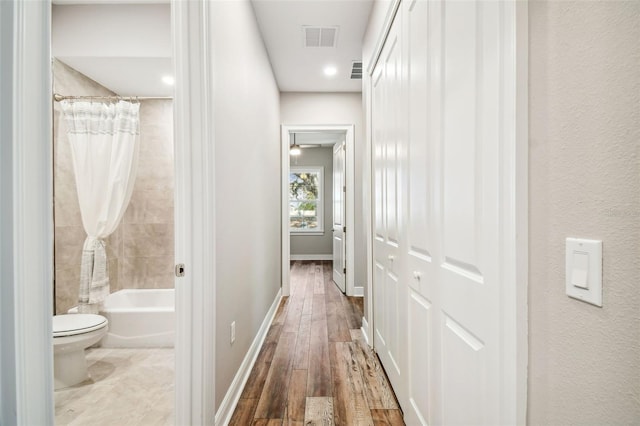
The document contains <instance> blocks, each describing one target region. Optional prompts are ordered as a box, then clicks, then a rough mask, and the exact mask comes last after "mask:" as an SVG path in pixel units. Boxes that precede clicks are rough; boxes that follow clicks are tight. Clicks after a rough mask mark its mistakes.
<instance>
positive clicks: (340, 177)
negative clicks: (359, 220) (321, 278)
mask: <svg viewBox="0 0 640 426" xmlns="http://www.w3.org/2000/svg"><path fill="white" fill-rule="evenodd" d="M345 165H346V162H345V143H344V141H342V142H341V143H337V144H335V145H334V147H333V281H334V282H335V283H336V284H337V286H338V287H339V288H340V290H342V292H343V293H344V292H345V276H346V273H347V264H346V244H345V237H346V229H347V228H346V226H345V216H346V215H345V195H346V180H345V176H346V173H345V172H346V170H345Z"/></svg>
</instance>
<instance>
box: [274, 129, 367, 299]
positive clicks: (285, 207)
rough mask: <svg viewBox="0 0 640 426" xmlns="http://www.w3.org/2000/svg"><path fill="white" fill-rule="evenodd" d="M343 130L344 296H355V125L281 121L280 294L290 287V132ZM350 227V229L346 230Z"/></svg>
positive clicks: (288, 291) (286, 292) (326, 229)
mask: <svg viewBox="0 0 640 426" xmlns="http://www.w3.org/2000/svg"><path fill="white" fill-rule="evenodd" d="M336 131H340V132H345V146H346V154H345V166H346V186H347V195H346V197H345V201H346V217H345V223H346V227H347V236H346V238H345V242H346V252H347V274H346V277H345V279H346V283H345V288H346V294H347V296H354V291H355V290H354V289H355V283H354V279H355V268H354V262H355V236H354V235H353V234H354V229H355V227H354V224H355V194H354V192H355V191H354V189H355V154H354V149H355V139H354V134H355V133H354V125H353V124H343V125H329V124H328V125H316V124H311V125H290V124H283V125H282V126H281V136H280V141H281V144H280V145H281V167H280V168H281V171H282V173H281V178H282V180H281V182H282V186H281V190H280V196H281V205H282V208H281V217H282V227H281V228H282V237H281V246H282V295H283V296H289V293H290V290H291V283H290V277H289V275H290V274H289V269H290V268H291V266H290V265H291V263H290V262H291V261H290V256H291V243H290V241H289V237H290V235H289V213H288V212H289V196H288V194H289V161H290V160H289V159H290V155H289V141H290V139H289V134H290V133H295V132H336ZM324 228H325V232H328V228H327V226H326V223H325V227H324ZM349 230H351V231H349Z"/></svg>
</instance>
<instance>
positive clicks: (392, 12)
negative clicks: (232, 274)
mask: <svg viewBox="0 0 640 426" xmlns="http://www.w3.org/2000/svg"><path fill="white" fill-rule="evenodd" d="M400 1H401V0H392V1H391V3H389V8H388V9H387V16H385V18H384V23H383V24H382V28H381V31H380V34H379V35H378V40H376V44H375V47H374V48H373V52H372V54H371V58H370V59H369V66H368V67H367V74H369V75H371V74H373V69H374V68H375V67H376V64H377V63H378V59H379V58H380V54H381V53H382V47H383V46H384V42H385V41H386V40H387V36H388V35H389V30H391V24H392V23H393V20H394V19H395V17H396V13H397V12H398V9H400Z"/></svg>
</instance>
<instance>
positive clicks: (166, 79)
mask: <svg viewBox="0 0 640 426" xmlns="http://www.w3.org/2000/svg"><path fill="white" fill-rule="evenodd" d="M162 82H163V83H164V84H166V85H168V86H173V85H174V84H175V82H176V80H175V78H173V76H171V75H165V76H164V77H162Z"/></svg>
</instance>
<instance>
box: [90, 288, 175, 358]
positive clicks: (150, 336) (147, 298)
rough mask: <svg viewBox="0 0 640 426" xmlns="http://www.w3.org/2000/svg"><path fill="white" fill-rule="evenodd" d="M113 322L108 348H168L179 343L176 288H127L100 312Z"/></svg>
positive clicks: (104, 342) (106, 341)
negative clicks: (176, 332)
mask: <svg viewBox="0 0 640 426" xmlns="http://www.w3.org/2000/svg"><path fill="white" fill-rule="evenodd" d="M100 314H101V315H104V316H105V317H106V318H107V319H108V320H109V331H108V332H107V335H106V336H105V337H104V338H103V339H102V342H101V346H102V347H106V348H167V347H173V345H174V340H175V329H176V325H175V324H176V323H175V292H174V289H124V290H119V291H116V292H115V293H111V294H110V295H109V297H107V300H106V301H105V303H104V310H103V311H102V312H100Z"/></svg>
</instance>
